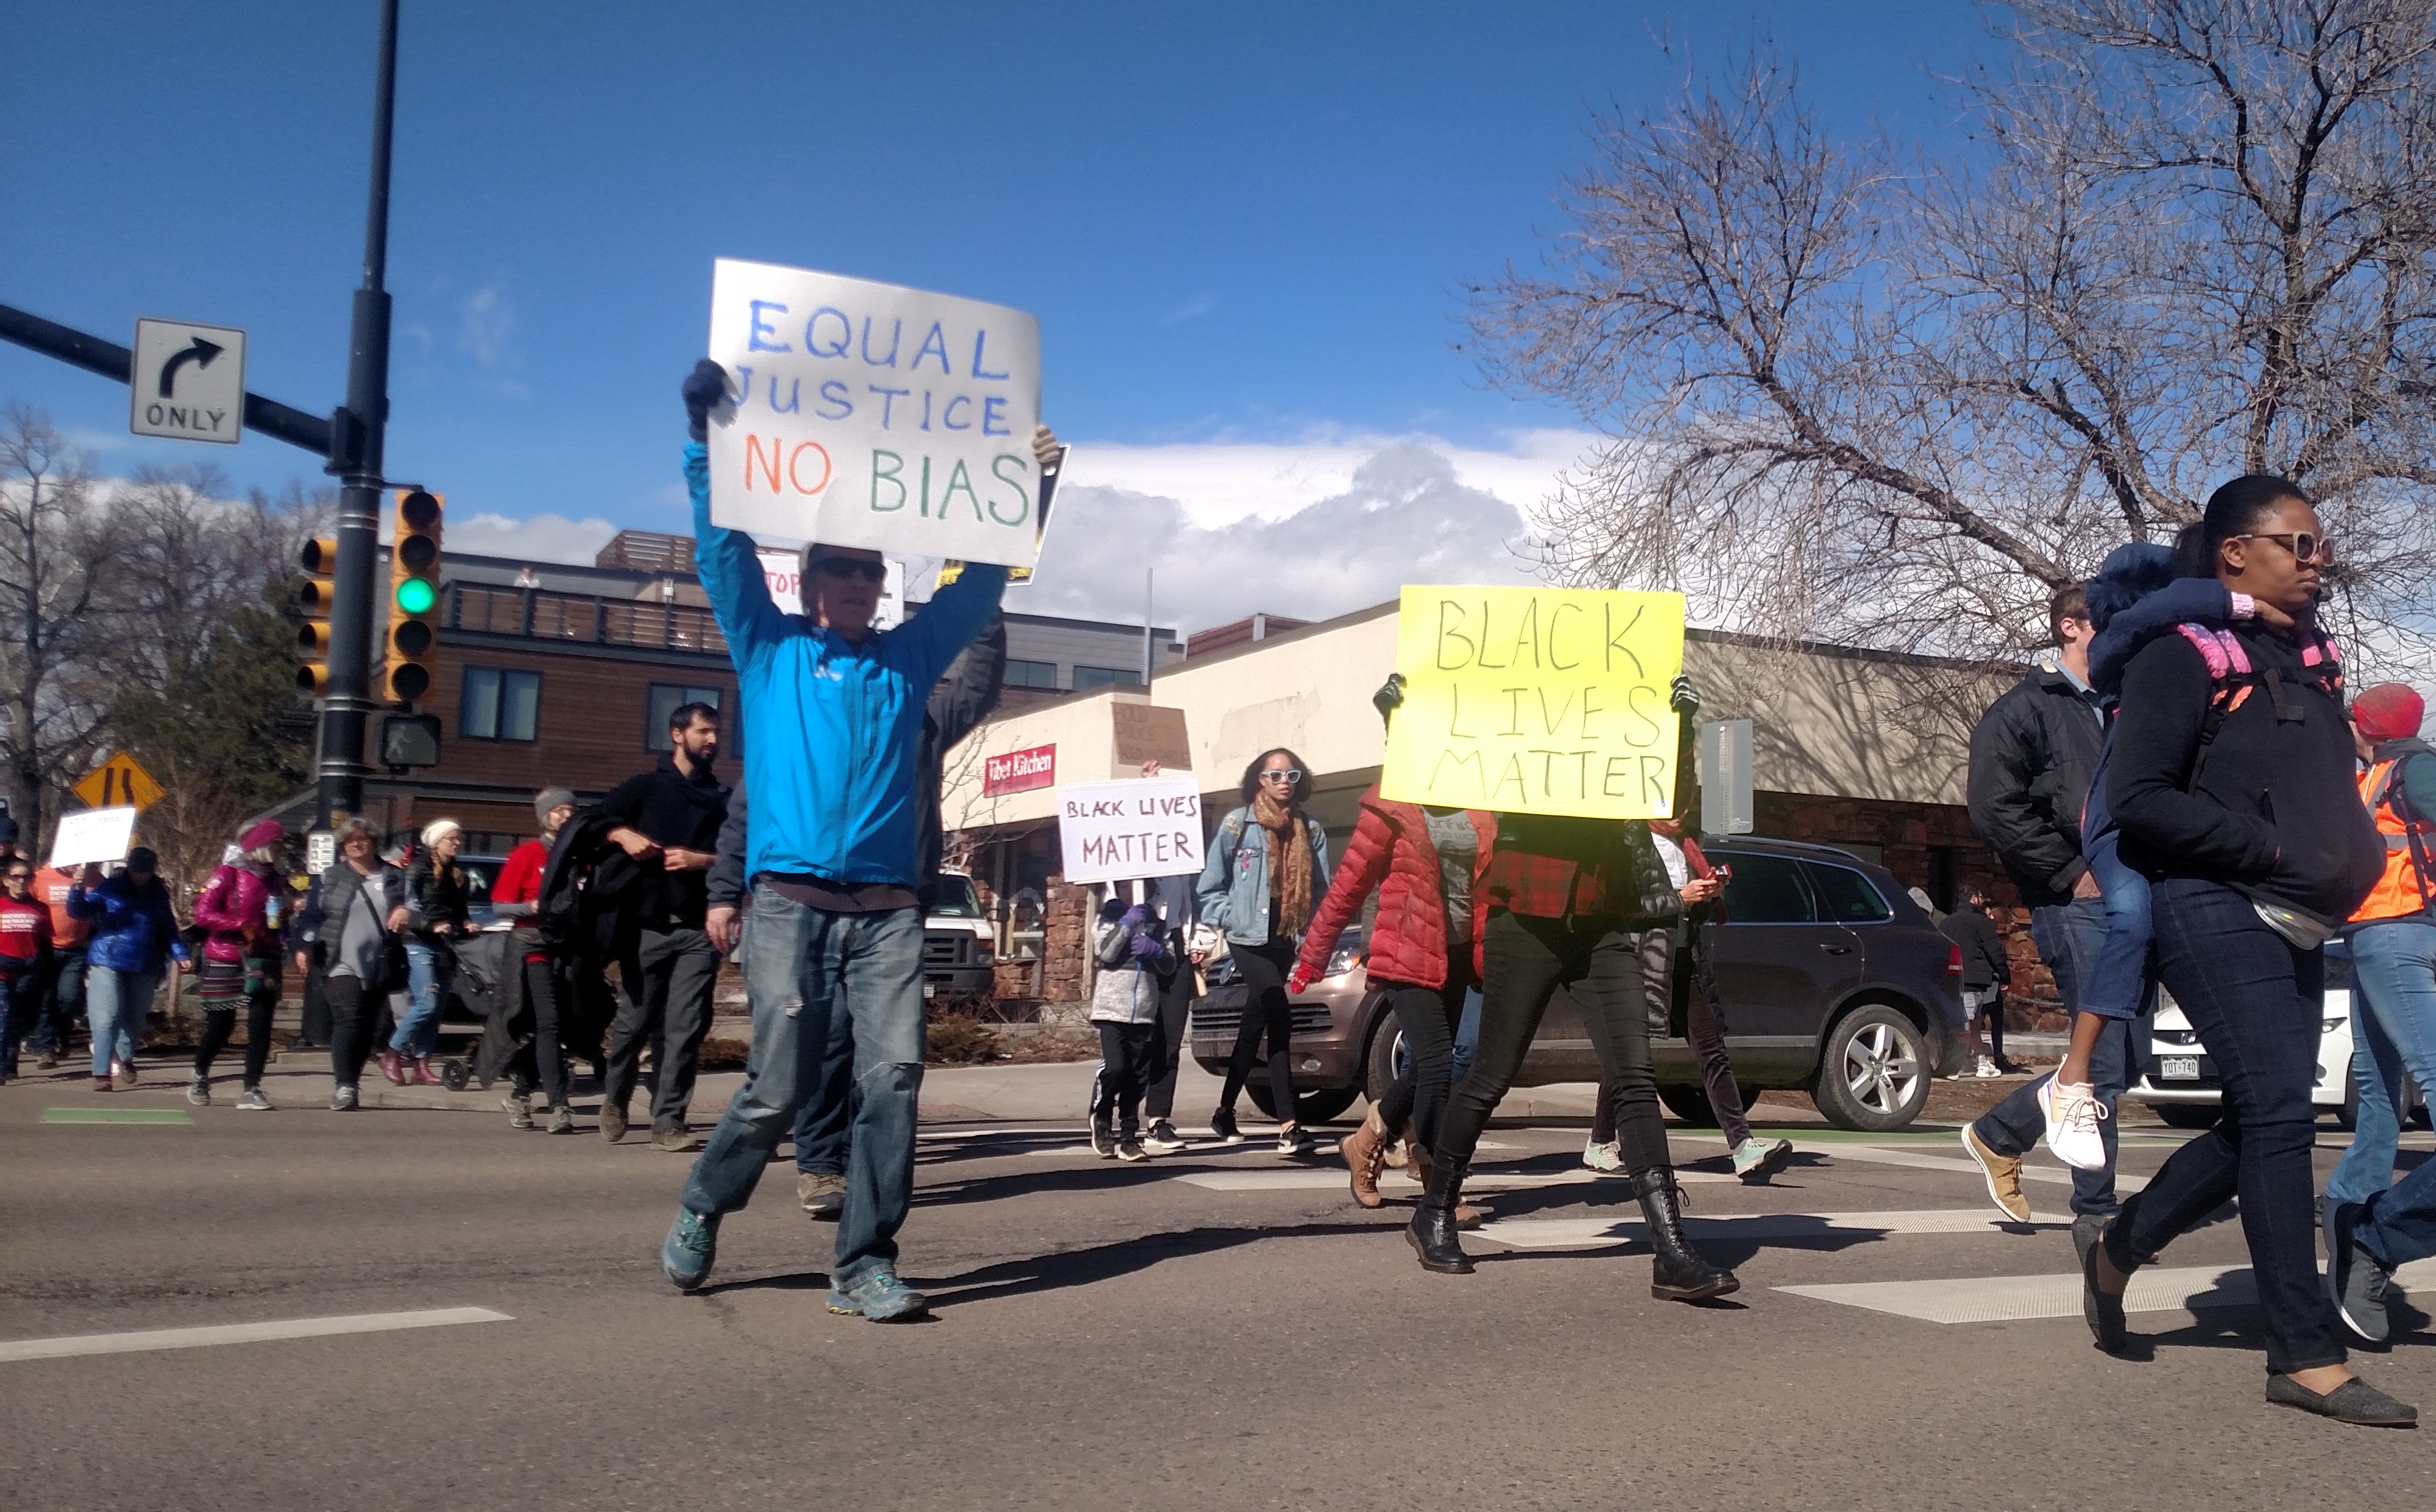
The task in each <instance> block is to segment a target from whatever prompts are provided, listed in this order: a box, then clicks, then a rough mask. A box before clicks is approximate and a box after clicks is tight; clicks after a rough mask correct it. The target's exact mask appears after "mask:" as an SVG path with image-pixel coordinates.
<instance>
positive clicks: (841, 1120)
mask: <svg viewBox="0 0 2436 1512" xmlns="http://www.w3.org/2000/svg"><path fill="white" fill-rule="evenodd" d="M853 1121H854V1018H853V1016H852V1015H850V1014H836V1013H833V1014H831V1015H829V1048H828V1051H827V1054H826V1055H825V1056H823V1057H822V1060H821V1079H820V1081H819V1082H818V1083H816V1084H814V1086H813V1089H812V1093H811V1095H810V1096H809V1097H807V1098H805V1099H804V1110H803V1111H802V1112H801V1113H798V1114H796V1115H795V1169H796V1170H797V1171H803V1172H812V1171H817V1172H820V1173H823V1174H824V1175H831V1176H842V1175H844V1174H845V1159H846V1129H847V1126H848V1125H849V1124H850V1123H852V1122H853Z"/></svg>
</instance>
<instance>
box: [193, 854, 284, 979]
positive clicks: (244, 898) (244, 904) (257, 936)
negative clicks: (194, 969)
mask: <svg viewBox="0 0 2436 1512" xmlns="http://www.w3.org/2000/svg"><path fill="white" fill-rule="evenodd" d="M268 903H270V879H269V878H265V877H264V876H263V875H262V874H261V873H259V872H257V871H255V870H254V869H253V868H252V867H251V866H223V867H221V868H220V869H219V870H217V871H216V872H214V873H212V879H211V881H210V883H209V884H208V885H206V886H205V887H204V888H203V895H202V896H200V897H199V898H197V899H195V922H196V923H197V924H200V925H201V926H202V927H203V928H204V929H205V930H209V931H210V933H209V935H208V936H207V937H206V938H205V939H204V941H203V959H204V960H206V961H242V960H244V959H245V958H246V957H247V956H249V955H256V956H259V955H267V954H271V953H275V951H276V949H277V947H278V943H279V942H278V940H277V938H276V937H275V936H274V935H273V934H272V932H271V929H270V916H269V911H268V909H267V908H266V907H265V905H267V904H268ZM266 942H267V944H266Z"/></svg>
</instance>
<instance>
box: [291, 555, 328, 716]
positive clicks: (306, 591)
mask: <svg viewBox="0 0 2436 1512" xmlns="http://www.w3.org/2000/svg"><path fill="white" fill-rule="evenodd" d="M296 563H297V565H298V566H300V567H302V568H304V569H305V570H304V579H303V581H302V582H298V583H297V585H296V612H297V615H298V616H299V621H298V624H297V626H296V686H297V688H298V690H299V691H301V692H305V693H309V694H311V695H312V696H313V697H315V698H320V697H321V696H322V691H323V689H324V688H325V687H327V686H328V684H329V681H330V604H331V600H332V599H333V598H334V597H335V596H336V594H337V592H338V586H339V577H338V574H339V543H338V541H337V539H336V538H335V537H331V536H323V537H322V538H321V539H320V540H316V541H307V542H305V548H304V549H303V550H302V551H299V552H298V553H297V554H296Z"/></svg>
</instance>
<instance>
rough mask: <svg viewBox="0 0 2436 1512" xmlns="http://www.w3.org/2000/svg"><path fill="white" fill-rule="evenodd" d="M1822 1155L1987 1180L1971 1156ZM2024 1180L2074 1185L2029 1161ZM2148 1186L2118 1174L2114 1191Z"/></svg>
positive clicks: (1854, 1147)
mask: <svg viewBox="0 0 2436 1512" xmlns="http://www.w3.org/2000/svg"><path fill="white" fill-rule="evenodd" d="M1821 1153H1822V1154H1825V1155H1826V1156H1827V1158H1828V1159H1829V1160H1860V1161H1864V1162H1867V1163H1868V1164H1870V1165H1879V1166H1905V1167H1908V1168H1910V1169H1911V1170H1914V1171H1951V1172H1957V1173H1960V1174H1962V1175H1966V1176H1972V1177H1975V1178H1980V1179H1984V1177H1980V1171H1979V1162H1978V1161H1976V1160H1974V1159H1972V1158H1971V1157H1970V1156H1958V1155H1923V1154H1921V1153H1920V1152H1919V1151H1916V1150H1889V1149H1887V1148H1885V1147H1883V1146H1880V1145H1865V1144H1847V1145H1838V1146H1836V1149H1834V1150H1833V1151H1826V1152H1821ZM2022 1179H2023V1180H2024V1181H2048V1182H2055V1183H2059V1184H2061V1185H2062V1186H2067V1187H2068V1186H2071V1185H2072V1173H2071V1172H2070V1171H2069V1170H2059V1169H2057V1168H2056V1167H2053V1166H2034V1165H2031V1164H2029V1163H2027V1161H2026V1162H2024V1163H2023V1166H2022ZM2148 1184H2149V1178H2148V1177H2146V1176H2134V1175H2130V1174H2126V1173H2121V1172H2118V1173H2115V1177H2114V1190H2116V1191H2117V1192H2119V1193H2122V1194H2123V1195H2125V1196H2129V1195H2131V1193H2132V1192H2135V1191H2138V1190H2140V1189H2141V1188H2143V1187H2146V1186H2147V1185H2148Z"/></svg>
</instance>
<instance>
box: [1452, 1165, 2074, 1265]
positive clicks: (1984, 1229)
mask: <svg viewBox="0 0 2436 1512" xmlns="http://www.w3.org/2000/svg"><path fill="white" fill-rule="evenodd" d="M1683 1174H1684V1173H1677V1178H1678V1179H1681V1178H1682V1176H1683ZM1712 1179H1723V1180H1729V1181H1730V1180H1731V1179H1733V1178H1731V1176H1729V1177H1723V1178H1714V1177H1713V1178H1712ZM1465 1185H1466V1186H1467V1187H1468V1186H1469V1185H1470V1183H1469V1182H1467V1183H1466V1184H1465ZM2037 1222H2038V1221H2037V1220H2036V1219H2033V1220H2032V1223H2033V1224H2036V1223H2037ZM2029 1226H2031V1225H2024V1224H2017V1223H2014V1222H2013V1221H2012V1220H2011V1219H2010V1218H2002V1217H1999V1216H1997V1215H1995V1214H1993V1213H1991V1212H1990V1211H1989V1210H1988V1209H1987V1208H1927V1209H1924V1210H1912V1211H1892V1210H1885V1211H1870V1212H1849V1213H1744V1214H1738V1215H1734V1216H1720V1217H1699V1216H1695V1215H1692V1214H1688V1213H1687V1214H1685V1215H1684V1218H1683V1231H1684V1233H1685V1234H1686V1235H1688V1236H1689V1237H1691V1238H1693V1239H1695V1240H1699V1239H1725V1240H1734V1239H1746V1240H1748V1239H1807V1238H1810V1237H1812V1236H1814V1235H1819V1234H1877V1235H1886V1234H1980V1233H1988V1234H1996V1233H2005V1234H2020V1233H2023V1232H2025V1231H2026V1230H2027V1228H2028V1227H2029ZM2041 1226H2046V1227H2063V1226H2066V1225H2065V1223H2064V1222H2061V1221H2056V1220H2049V1221H2048V1222H2047V1223H2046V1224H2044V1225H2041ZM1648 1236H1649V1230H1648V1226H1647V1225H1644V1223H1642V1221H1641V1220H1640V1219H1638V1218H1512V1219H1502V1220H1499V1221H1497V1222H1495V1223H1490V1224H1488V1225H1484V1226H1482V1227H1481V1229H1480V1230H1479V1231H1478V1235H1477V1237H1479V1238H1481V1239H1491V1240H1495V1241H1496V1242H1497V1243H1501V1244H1508V1245H1511V1246H1513V1247H1514V1248H1516V1249H1591V1248H1598V1247H1603V1246H1609V1245H1619V1244H1638V1243H1645V1242H1646V1241H1647V1239H1648Z"/></svg>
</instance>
